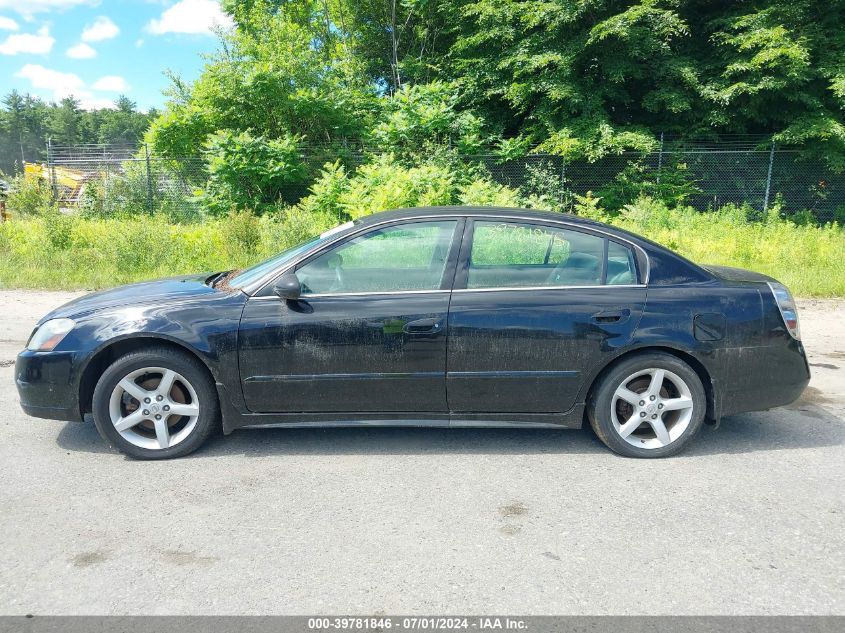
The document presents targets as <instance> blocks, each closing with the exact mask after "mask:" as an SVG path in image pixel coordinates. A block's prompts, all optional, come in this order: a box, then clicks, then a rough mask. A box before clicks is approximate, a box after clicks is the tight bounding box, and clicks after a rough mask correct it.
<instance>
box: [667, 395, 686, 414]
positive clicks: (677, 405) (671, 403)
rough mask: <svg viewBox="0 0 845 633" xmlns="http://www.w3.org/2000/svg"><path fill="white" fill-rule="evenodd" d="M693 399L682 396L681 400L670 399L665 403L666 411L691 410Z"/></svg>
mask: <svg viewBox="0 0 845 633" xmlns="http://www.w3.org/2000/svg"><path fill="white" fill-rule="evenodd" d="M691 408H692V398H687V397H686V396H681V397H680V398H670V399H668V400H664V401H663V410H664V411H679V410H681V409H691Z"/></svg>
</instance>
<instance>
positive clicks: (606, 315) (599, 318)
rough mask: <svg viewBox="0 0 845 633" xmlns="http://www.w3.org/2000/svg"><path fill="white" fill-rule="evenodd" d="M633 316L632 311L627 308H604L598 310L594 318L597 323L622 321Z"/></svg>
mask: <svg viewBox="0 0 845 633" xmlns="http://www.w3.org/2000/svg"><path fill="white" fill-rule="evenodd" d="M629 316H631V311H630V310H628V309H627V308H626V309H624V310H604V311H602V312H596V313H595V314H594V315H593V316H592V319H593V321H594V322H596V323H621V322H622V321H624V320H625V319H627V318H628V317H629Z"/></svg>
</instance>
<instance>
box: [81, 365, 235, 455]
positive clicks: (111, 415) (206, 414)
mask: <svg viewBox="0 0 845 633" xmlns="http://www.w3.org/2000/svg"><path fill="white" fill-rule="evenodd" d="M93 405H94V406H93V409H94V424H95V425H96V426H97V430H98V431H99V432H100V435H101V436H102V437H103V439H105V440H106V441H107V442H109V443H110V444H112V445H113V446H115V447H116V448H117V449H118V450H119V451H120V452H121V453H124V454H126V455H129V456H130V457H135V458H137V459H167V458H171V457H182V456H183V455H187V454H188V453H191V452H193V451H195V450H196V449H197V448H199V447H200V445H201V444H202V443H203V442H204V441H205V440H206V439H207V438H208V436H209V435H210V434H211V432H212V430H213V429H214V428H215V427H216V425H217V422H218V420H219V405H218V402H217V393H216V392H215V389H214V384H213V383H212V381H211V379H210V378H209V376H208V373H207V372H206V370H205V368H204V367H203V366H202V365H201V364H200V363H199V361H197V360H196V359H195V358H193V357H191V356H190V355H188V354H186V353H183V352H179V351H177V350H172V349H169V348H155V349H149V350H142V351H138V352H132V353H130V354H127V355H125V356H122V357H121V358H118V359H117V360H116V361H115V362H114V363H113V364H112V365H111V366H110V367H109V368H108V369H106V371H105V372H104V373H103V375H102V376H101V377H100V380H99V382H98V383H97V386H96V388H95V389H94V402H93Z"/></svg>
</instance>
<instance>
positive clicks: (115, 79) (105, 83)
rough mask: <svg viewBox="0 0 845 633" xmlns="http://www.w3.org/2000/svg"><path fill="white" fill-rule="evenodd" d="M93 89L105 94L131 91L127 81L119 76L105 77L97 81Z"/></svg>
mask: <svg viewBox="0 0 845 633" xmlns="http://www.w3.org/2000/svg"><path fill="white" fill-rule="evenodd" d="M91 88H93V89H94V90H102V91H103V92H127V91H128V90H129V84H128V83H126V80H125V79H124V78H123V77H120V76H118V75H107V76H105V77H100V78H99V79H98V80H97V81H95V82H94V85H93V86H91Z"/></svg>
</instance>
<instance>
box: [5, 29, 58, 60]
mask: <svg viewBox="0 0 845 633" xmlns="http://www.w3.org/2000/svg"><path fill="white" fill-rule="evenodd" d="M55 43H56V40H55V39H54V38H53V37H52V36H51V35H50V30H49V29H48V28H47V27H46V26H44V27H42V28H41V29H40V30H39V31H38V33H37V34H34V35H33V34H32V33H15V34H14V35H10V36H9V37H7V38H6V39H5V41H3V42H2V43H0V55H17V54H18V53H31V54H33V55H46V54H47V53H49V52H50V51H51V50H53V44H55Z"/></svg>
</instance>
